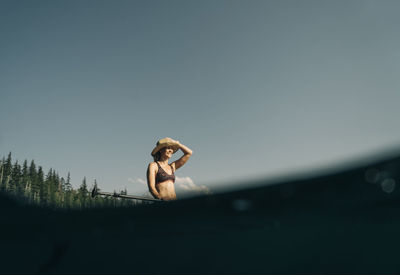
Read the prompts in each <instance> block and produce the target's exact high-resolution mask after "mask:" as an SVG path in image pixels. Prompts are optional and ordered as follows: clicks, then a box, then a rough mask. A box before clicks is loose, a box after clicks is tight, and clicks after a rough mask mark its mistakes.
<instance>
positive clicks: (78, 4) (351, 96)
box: [0, 0, 400, 194]
mask: <svg viewBox="0 0 400 275" xmlns="http://www.w3.org/2000/svg"><path fill="white" fill-rule="evenodd" d="M399 8H400V2H398V1H320V0H316V1H233V0H230V1H217V0H211V1H186V0H185V1H184V0H182V1H156V0H153V1H70V0H69V1H1V2H0V34H1V37H0V93H1V98H0V124H1V127H0V129H1V132H0V152H2V155H3V156H6V155H7V153H8V152H9V151H12V153H13V156H14V160H15V159H18V160H19V161H23V160H24V159H28V160H31V159H34V160H35V162H36V163H37V164H38V165H42V166H43V168H44V170H45V172H47V171H48V169H50V168H54V169H55V170H56V171H58V172H59V174H60V175H61V176H64V177H65V176H66V174H67V173H68V171H70V173H71V178H72V183H73V185H74V187H77V186H78V185H79V184H80V183H81V182H82V179H83V177H84V176H86V177H87V181H88V183H89V185H90V184H92V182H93V180H94V179H97V181H98V183H99V186H100V188H102V189H103V190H114V189H116V190H119V189H122V188H125V187H126V188H127V189H128V191H129V193H133V194H141V193H143V192H145V190H146V186H145V185H144V184H141V183H140V181H141V180H143V179H145V172H146V168H147V165H148V163H149V162H150V161H152V158H151V156H150V152H151V150H152V149H153V147H154V146H155V143H156V141H157V140H158V139H160V138H163V137H166V136H168V137H172V138H174V139H177V140H179V141H180V142H181V143H183V144H185V145H187V146H188V147H190V148H191V149H192V150H193V151H194V154H193V156H192V158H191V159H190V161H189V162H188V163H187V164H186V165H185V166H184V167H183V168H182V169H181V170H178V171H177V176H179V177H181V178H186V179H189V180H192V181H193V182H194V183H195V184H196V185H197V186H202V185H204V186H206V187H208V188H211V189H212V188H215V187H221V186H222V187H223V186H228V185H231V184H236V183H237V182H239V181H245V180H247V179H255V178H259V177H269V176H271V175H279V174H285V173H290V172H293V171H301V170H306V169H314V168H317V167H320V166H323V165H330V164H332V163H337V162H338V161H339V162H340V161H342V160H347V159H349V158H353V157H357V156H362V155H363V154H365V153H368V152H372V151H375V150H380V149H382V148H387V147H388V146H392V145H399V142H400V127H399V126H398V118H399V116H400V107H399V106H400V105H399V103H400V91H399V84H400V77H399V75H400V36H399V30H400V17H399V16H398V15H399ZM180 155H181V153H178V155H176V156H175V157H174V159H176V158H177V157H179V156H180Z"/></svg>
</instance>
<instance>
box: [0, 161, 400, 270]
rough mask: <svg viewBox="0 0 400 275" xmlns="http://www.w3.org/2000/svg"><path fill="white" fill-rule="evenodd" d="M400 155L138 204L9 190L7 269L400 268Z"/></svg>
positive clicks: (0, 252) (1, 201)
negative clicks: (36, 196) (69, 205)
mask: <svg viewBox="0 0 400 275" xmlns="http://www.w3.org/2000/svg"><path fill="white" fill-rule="evenodd" d="M399 173H400V157H391V158H388V159H386V160H383V161H379V162H376V163H374V164H369V165H364V166H362V167H359V168H355V169H351V170H347V171H342V172H340V173H335V174H331V175H325V176H318V177H313V178H309V179H302V180H297V181H296V180H294V181H290V182H284V183H279V184H275V185H268V186H266V185H264V186H263V185H261V186H259V187H252V188H250V189H243V190H238V191H229V192H227V193H219V194H213V195H209V196H202V197H195V198H188V199H183V200H178V201H174V202H168V203H165V202H164V203H154V204H151V205H146V204H144V205H141V206H136V207H133V208H114V209H92V210H83V211H79V210H76V211H54V210H50V209H46V208H39V207H32V206H27V205H20V204H18V203H17V202H15V201H13V200H11V199H10V198H8V197H6V196H5V195H3V196H1V197H0V213H1V222H0V244H1V246H0V259H1V267H0V268H1V269H0V272H1V273H2V274H259V273H264V274H267V273H268V274H399V273H400V262H398V259H397V258H398V257H397V251H398V248H399V247H400V237H399V234H398V232H399V231H400V219H398V218H399V217H400V213H399V210H400V203H399V202H400V200H399V198H400V191H399V189H400V186H398V184H399V180H400V177H399Z"/></svg>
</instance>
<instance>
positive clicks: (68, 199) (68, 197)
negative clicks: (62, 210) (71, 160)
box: [65, 172, 73, 209]
mask: <svg viewBox="0 0 400 275" xmlns="http://www.w3.org/2000/svg"><path fill="white" fill-rule="evenodd" d="M72 191H73V189H72V185H71V176H70V173H69V172H68V175H67V181H66V182H65V207H66V208H67V209H71V208H73V194H72Z"/></svg>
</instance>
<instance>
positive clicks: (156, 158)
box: [153, 150, 161, 162]
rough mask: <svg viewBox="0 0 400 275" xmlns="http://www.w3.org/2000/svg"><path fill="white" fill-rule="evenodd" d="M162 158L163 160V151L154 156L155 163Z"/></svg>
mask: <svg viewBox="0 0 400 275" xmlns="http://www.w3.org/2000/svg"><path fill="white" fill-rule="evenodd" d="M160 158H161V150H159V151H158V152H157V153H156V154H155V155H154V156H153V159H154V161H155V162H156V161H159V160H160Z"/></svg>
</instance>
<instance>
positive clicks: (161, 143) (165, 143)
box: [151, 137, 179, 156]
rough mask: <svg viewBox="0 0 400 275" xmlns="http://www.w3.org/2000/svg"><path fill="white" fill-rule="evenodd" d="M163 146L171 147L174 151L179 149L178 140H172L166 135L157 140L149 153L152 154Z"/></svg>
mask: <svg viewBox="0 0 400 275" xmlns="http://www.w3.org/2000/svg"><path fill="white" fill-rule="evenodd" d="M164 147H171V148H172V149H173V150H174V153H175V152H176V151H178V149H179V141H176V140H173V139H172V138H169V137H166V138H162V139H160V140H159V141H157V145H156V147H155V148H154V149H153V151H151V155H152V156H154V155H155V154H156V153H157V152H158V151H160V150H161V149H162V148H164Z"/></svg>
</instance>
